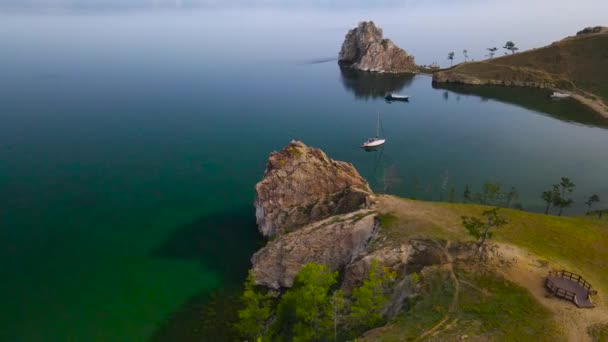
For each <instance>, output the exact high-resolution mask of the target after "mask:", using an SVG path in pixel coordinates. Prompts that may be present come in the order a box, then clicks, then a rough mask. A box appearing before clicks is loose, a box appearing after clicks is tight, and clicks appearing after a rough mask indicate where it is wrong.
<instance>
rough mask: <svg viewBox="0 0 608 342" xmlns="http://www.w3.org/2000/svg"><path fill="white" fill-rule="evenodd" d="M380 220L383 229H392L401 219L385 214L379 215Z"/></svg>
mask: <svg viewBox="0 0 608 342" xmlns="http://www.w3.org/2000/svg"><path fill="white" fill-rule="evenodd" d="M378 220H379V221H380V225H381V226H382V228H386V229H390V228H391V227H394V226H395V225H396V224H397V223H398V222H399V218H397V216H395V215H393V214H391V213H384V214H380V215H378Z"/></svg>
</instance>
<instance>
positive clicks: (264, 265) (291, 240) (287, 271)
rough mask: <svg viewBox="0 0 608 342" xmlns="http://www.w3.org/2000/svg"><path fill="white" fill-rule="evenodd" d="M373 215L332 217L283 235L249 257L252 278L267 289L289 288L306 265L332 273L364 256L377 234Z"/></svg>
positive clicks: (357, 213)
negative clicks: (319, 266)
mask: <svg viewBox="0 0 608 342" xmlns="http://www.w3.org/2000/svg"><path fill="white" fill-rule="evenodd" d="M375 217H376V214H375V212H373V211H370V210H361V211H357V212H354V213H350V214H345V215H337V216H332V217H331V218H328V219H325V220H322V221H320V222H316V223H313V224H310V225H308V226H306V227H303V228H301V229H299V230H297V231H295V232H292V233H289V234H286V235H283V236H281V237H279V238H277V239H274V240H272V241H270V242H269V243H268V245H266V246H265V247H264V248H262V249H261V250H259V251H258V252H257V253H255V254H254V255H253V257H252V258H251V261H252V263H253V275H254V276H255V279H256V281H257V283H258V284H259V285H264V286H266V287H268V288H271V289H279V288H282V287H283V288H284V287H291V286H292V285H293V280H294V278H295V276H296V275H297V274H298V272H299V271H300V269H301V268H302V267H303V266H304V265H306V264H307V263H310V262H314V263H317V264H324V265H327V266H328V267H329V269H330V270H332V271H336V270H339V269H342V268H344V267H345V266H346V265H348V264H350V263H351V262H353V261H354V260H355V259H357V258H358V257H359V256H360V255H362V254H364V253H365V251H366V248H367V246H368V244H369V243H370V242H371V241H372V239H373V238H374V236H375V235H376V234H377V232H378V228H379V225H378V223H377V222H376V219H375Z"/></svg>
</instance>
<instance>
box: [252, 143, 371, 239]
mask: <svg viewBox="0 0 608 342" xmlns="http://www.w3.org/2000/svg"><path fill="white" fill-rule="evenodd" d="M255 193H256V197H255V202H254V206H255V211H256V220H257V223H258V229H259V230H260V232H261V233H262V235H264V236H266V237H270V236H275V235H282V234H284V233H286V232H290V231H294V230H296V229H298V228H299V227H302V226H304V225H307V224H310V223H312V222H316V221H319V220H322V219H324V218H327V217H329V216H332V215H337V214H345V213H349V212H353V211H356V210H359V209H362V208H365V207H367V206H369V204H370V196H371V195H372V191H371V189H370V188H369V185H368V184H367V181H366V180H365V179H363V177H361V176H360V175H359V173H358V172H357V170H355V168H354V167H353V166H352V164H350V163H345V162H341V161H334V160H331V159H329V158H328V157H327V155H325V153H323V151H321V150H319V149H316V148H311V147H308V146H306V145H304V144H303V143H301V142H299V141H292V142H291V143H290V144H289V145H288V146H287V147H285V148H284V149H283V150H281V151H280V152H273V153H272V154H270V157H269V158H268V162H267V165H266V172H265V174H264V179H262V181H260V182H259V183H258V184H257V185H256V186H255Z"/></svg>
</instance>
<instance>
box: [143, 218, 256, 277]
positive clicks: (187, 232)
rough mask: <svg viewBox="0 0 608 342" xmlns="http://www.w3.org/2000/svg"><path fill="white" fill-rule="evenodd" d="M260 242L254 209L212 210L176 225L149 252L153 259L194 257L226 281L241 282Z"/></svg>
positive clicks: (188, 258)
mask: <svg viewBox="0 0 608 342" xmlns="http://www.w3.org/2000/svg"><path fill="white" fill-rule="evenodd" d="M262 243H263V239H262V237H261V236H260V235H259V233H258V230H257V226H256V222H255V213H254V211H253V208H241V209H239V210H234V211H229V212H220V213H212V214H209V215H206V216H203V217H200V218H198V219H196V220H194V221H193V222H191V223H188V224H185V225H182V226H179V227H177V228H176V229H175V230H174V231H173V233H171V235H170V236H169V237H168V238H167V239H166V240H165V242H163V243H162V244H161V245H160V246H158V247H157V248H155V249H154V250H153V251H152V256H153V257H155V258H166V259H184V260H197V261H198V262H200V264H201V266H202V267H203V268H205V269H209V270H211V271H214V272H217V273H218V274H219V275H220V276H221V277H222V279H223V280H224V282H225V283H228V284H233V283H235V282H236V283H238V284H240V283H242V282H243V280H244V279H245V275H246V274H247V270H248V269H249V268H250V266H251V264H250V258H251V256H252V255H253V253H254V252H255V251H256V250H257V249H259V248H260V246H261V244H262Z"/></svg>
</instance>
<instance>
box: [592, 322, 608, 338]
mask: <svg viewBox="0 0 608 342" xmlns="http://www.w3.org/2000/svg"><path fill="white" fill-rule="evenodd" d="M587 332H588V333H589V336H590V337H591V341H593V342H605V341H608V323H604V324H594V325H592V326H590V327H589V329H587Z"/></svg>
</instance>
